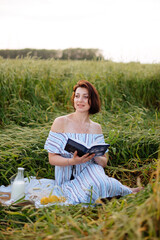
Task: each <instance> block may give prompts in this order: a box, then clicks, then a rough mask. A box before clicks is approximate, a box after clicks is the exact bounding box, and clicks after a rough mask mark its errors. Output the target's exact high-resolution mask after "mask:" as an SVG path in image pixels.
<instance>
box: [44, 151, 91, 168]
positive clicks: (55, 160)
mask: <svg viewBox="0 0 160 240" xmlns="http://www.w3.org/2000/svg"><path fill="white" fill-rule="evenodd" d="M93 157H94V154H92V155H89V153H87V154H85V155H83V156H82V157H78V155H77V151H75V153H74V155H73V157H72V158H64V157H62V156H60V155H59V154H56V153H48V158H49V163H50V164H51V165H55V166H70V165H77V164H82V163H85V162H88V161H89V160H91V159H92V158H93Z"/></svg>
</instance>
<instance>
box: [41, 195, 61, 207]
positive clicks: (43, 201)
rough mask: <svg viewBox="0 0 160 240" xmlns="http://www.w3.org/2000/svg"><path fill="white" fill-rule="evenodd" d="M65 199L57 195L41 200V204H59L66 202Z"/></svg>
mask: <svg viewBox="0 0 160 240" xmlns="http://www.w3.org/2000/svg"><path fill="white" fill-rule="evenodd" d="M65 201H66V198H65V197H57V196H56V195H52V196H49V197H42V198H41V204H43V205H46V204H48V203H54V202H55V203H57V202H65Z"/></svg>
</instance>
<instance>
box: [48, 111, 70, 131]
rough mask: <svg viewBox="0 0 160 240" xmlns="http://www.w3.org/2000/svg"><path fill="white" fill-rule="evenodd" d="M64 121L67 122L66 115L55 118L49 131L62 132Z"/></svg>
mask: <svg viewBox="0 0 160 240" xmlns="http://www.w3.org/2000/svg"><path fill="white" fill-rule="evenodd" d="M66 121H67V116H66V115H65V116H60V117H57V118H55V120H54V122H53V124H52V126H51V131H52V132H64V129H65V125H66Z"/></svg>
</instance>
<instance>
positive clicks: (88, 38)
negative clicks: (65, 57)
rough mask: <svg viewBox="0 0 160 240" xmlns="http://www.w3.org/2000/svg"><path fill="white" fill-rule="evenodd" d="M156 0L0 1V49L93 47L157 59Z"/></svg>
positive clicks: (159, 21)
mask: <svg viewBox="0 0 160 240" xmlns="http://www.w3.org/2000/svg"><path fill="white" fill-rule="evenodd" d="M159 12H160V0H0V49H23V48H36V49H66V48H98V49H100V50H102V53H103V55H104V57H105V59H108V60H112V61H117V62H130V61H139V62H141V63H160V30H159V29H160V13H159Z"/></svg>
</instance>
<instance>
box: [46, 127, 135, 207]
mask: <svg viewBox="0 0 160 240" xmlns="http://www.w3.org/2000/svg"><path fill="white" fill-rule="evenodd" d="M68 138H72V139H78V140H80V141H82V142H84V143H86V144H87V145H90V144H92V143H93V142H97V143H104V142H105V141H104V136H103V134H86V133H55V132H52V131H50V132H49V136H48V138H47V140H46V143H45V146H44V148H45V149H46V150H47V151H48V152H49V153H56V154H60V155H61V156H62V157H65V158H66V161H67V158H72V157H73V155H72V154H70V153H68V152H67V151H65V150H64V148H65V145H66V142H67V140H68ZM72 174H73V177H74V178H73V179H72V180H71V175H72ZM55 184H56V185H58V186H60V188H61V189H62V191H63V193H64V195H65V196H66V197H67V199H68V202H69V203H70V204H78V203H89V202H92V203H94V202H95V201H96V200H97V199H98V198H108V197H114V196H125V195H127V194H130V193H132V191H131V190H130V189H129V188H128V187H126V186H124V185H122V184H121V183H120V182H119V181H118V180H116V179H114V178H111V177H108V176H107V175H106V174H105V172H104V169H103V167H101V166H100V165H98V164H96V163H95V161H94V158H93V159H91V160H90V161H89V162H86V163H83V164H77V165H75V166H74V171H73V166H64V167H63V166H55Z"/></svg>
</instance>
